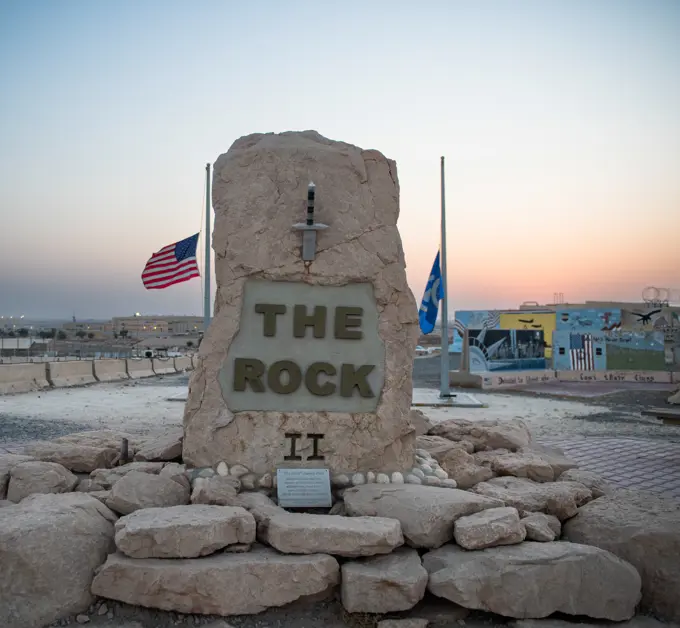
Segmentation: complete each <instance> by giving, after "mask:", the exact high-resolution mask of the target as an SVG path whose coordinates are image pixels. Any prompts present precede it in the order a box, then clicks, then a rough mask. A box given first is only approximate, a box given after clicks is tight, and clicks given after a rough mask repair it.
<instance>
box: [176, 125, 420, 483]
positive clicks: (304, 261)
mask: <svg viewBox="0 0 680 628" xmlns="http://www.w3.org/2000/svg"><path fill="white" fill-rule="evenodd" d="M312 182H313V183H312ZM212 199H213V207H214V211H215V229H214V233H213V249H214V251H215V257H216V259H215V269H216V275H217V295H216V298H215V308H214V319H213V321H212V323H211V325H210V328H209V329H208V330H207V333H206V334H205V337H204V339H203V342H202V344H201V347H200V351H199V359H198V365H197V368H196V370H195V371H194V373H193V375H192V378H191V382H190V385H189V397H188V401H187V405H186V410H185V415H184V427H185V437H184V445H183V447H184V451H183V456H184V461H185V462H187V463H188V464H191V465H193V466H196V467H203V466H213V467H214V466H216V465H218V464H219V463H220V462H222V461H224V462H225V463H226V464H227V465H228V466H229V467H230V468H231V467H232V466H234V465H239V466H238V469H239V470H241V466H242V467H245V468H246V469H247V470H248V471H249V472H251V474H257V476H259V478H260V481H261V479H262V476H263V475H264V476H267V474H270V473H273V472H274V471H275V470H276V469H277V468H284V467H299V468H315V467H324V468H328V469H330V471H331V473H333V474H335V475H336V476H337V475H338V474H353V473H362V474H365V473H368V472H373V473H375V474H376V475H377V474H378V473H383V474H388V473H390V472H392V473H394V472H400V471H406V470H408V469H410V468H411V467H412V466H413V453H414V440H415V434H414V431H413V427H412V426H411V425H410V423H409V420H408V415H409V410H410V406H411V393H412V384H411V370H412V364H413V355H414V350H415V345H416V341H417V336H418V318H417V308H416V304H415V301H414V298H413V295H412V293H411V291H410V290H409V288H408V285H407V283H406V274H405V261H404V252H403V250H402V245H401V238H400V236H399V232H398V230H397V218H398V216H399V183H398V180H397V168H396V164H395V162H394V161H391V160H389V159H386V158H385V157H384V156H383V155H382V154H381V153H379V152H378V151H376V150H362V149H361V148H358V147H356V146H352V145H350V144H345V143H343V142H336V141H332V140H329V139H326V138H325V137H323V136H321V135H319V134H318V133H316V132H315V131H304V132H289V133H281V134H272V133H269V134H254V135H249V136H246V137H242V138H240V139H239V140H237V141H236V142H234V144H233V145H232V147H231V148H230V149H229V151H228V152H227V153H226V154H224V155H221V156H220V157H219V159H218V160H217V162H216V163H215V166H214V175H213V194H212ZM308 207H309V209H308ZM310 227H311V228H310ZM303 240H304V242H305V244H304V250H303ZM240 473H245V469H243V470H241V471H240Z"/></svg>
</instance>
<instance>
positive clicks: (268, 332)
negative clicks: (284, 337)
mask: <svg viewBox="0 0 680 628" xmlns="http://www.w3.org/2000/svg"><path fill="white" fill-rule="evenodd" d="M255 312H256V313H257V314H263V315H264V321H263V323H262V332H263V334H264V335H265V336H270V337H271V336H276V317H277V316H278V315H279V314H285V313H286V306H285V305H276V304H273V303H258V304H257V305H255Z"/></svg>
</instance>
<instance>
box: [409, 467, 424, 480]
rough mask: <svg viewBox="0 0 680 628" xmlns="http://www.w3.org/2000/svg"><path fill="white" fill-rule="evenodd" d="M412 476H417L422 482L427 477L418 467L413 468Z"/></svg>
mask: <svg viewBox="0 0 680 628" xmlns="http://www.w3.org/2000/svg"><path fill="white" fill-rule="evenodd" d="M411 475H415V476H416V477H417V478H418V479H420V480H422V479H423V478H424V477H425V474H424V473H423V472H422V471H421V470H420V469H419V468H418V467H413V469H411Z"/></svg>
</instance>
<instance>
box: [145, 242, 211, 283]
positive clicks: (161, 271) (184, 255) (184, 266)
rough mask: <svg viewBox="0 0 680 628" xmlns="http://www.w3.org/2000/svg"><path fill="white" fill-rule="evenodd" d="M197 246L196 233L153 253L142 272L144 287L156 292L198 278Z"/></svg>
mask: <svg viewBox="0 0 680 628" xmlns="http://www.w3.org/2000/svg"><path fill="white" fill-rule="evenodd" d="M197 244H198V233H196V234H194V235H192V236H191V237H189V238H185V239H184V240H180V241H179V242H175V243H174V244H168V246H164V247H163V248H162V249H161V250H160V251H158V252H157V253H154V254H153V255H152V256H151V258H150V259H149V261H148V262H147V263H146V266H145V267H144V270H143V271H142V283H143V284H144V287H145V288H146V289H147V290H158V289H161V288H167V287H168V286H173V285H174V284H176V283H182V282H183V281H188V280H189V279H193V278H194V277H200V273H199V272H198V264H197V263H196V245H197Z"/></svg>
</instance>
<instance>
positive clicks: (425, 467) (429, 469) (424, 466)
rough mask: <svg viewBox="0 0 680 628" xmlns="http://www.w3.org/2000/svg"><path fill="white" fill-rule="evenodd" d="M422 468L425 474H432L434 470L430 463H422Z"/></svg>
mask: <svg viewBox="0 0 680 628" xmlns="http://www.w3.org/2000/svg"><path fill="white" fill-rule="evenodd" d="M420 470H421V471H422V472H423V473H424V474H425V475H432V474H433V473H434V471H433V470H432V467H431V466H430V465H429V464H421V465H420Z"/></svg>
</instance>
